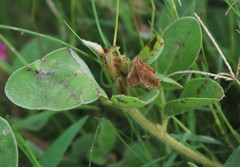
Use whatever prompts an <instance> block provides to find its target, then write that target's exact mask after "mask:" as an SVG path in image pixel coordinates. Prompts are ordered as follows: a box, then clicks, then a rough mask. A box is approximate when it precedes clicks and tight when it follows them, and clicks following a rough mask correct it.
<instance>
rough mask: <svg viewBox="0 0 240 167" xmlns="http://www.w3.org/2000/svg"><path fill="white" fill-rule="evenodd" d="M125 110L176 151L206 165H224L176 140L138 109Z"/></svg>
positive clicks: (144, 127)
mask: <svg viewBox="0 0 240 167" xmlns="http://www.w3.org/2000/svg"><path fill="white" fill-rule="evenodd" d="M124 111H125V112H126V113H127V114H129V115H130V116H131V117H132V118H133V119H134V120H135V121H136V122H137V123H138V124H139V125H140V126H142V128H143V129H145V130H146V131H148V132H149V133H150V134H151V135H153V136H155V137H156V138H157V139H158V140H160V141H161V142H164V143H166V144H167V145H169V146H170V147H172V148H173V149H175V150H176V151H178V152H180V153H182V154H184V155H185V156H187V157H189V158H191V159H193V160H195V161H197V162H199V163H201V164H203V165H205V166H214V167H216V166H223V165H221V164H218V163H217V162H214V161H212V160H210V159H208V158H206V157H205V156H203V155H201V154H200V153H197V152H195V151H193V150H191V149H190V148H188V147H187V146H185V145H183V144H182V143H180V142H178V141H177V140H175V139H174V138H173V137H172V136H170V135H169V134H168V133H167V132H166V131H165V130H164V128H163V127H162V126H159V125H158V126H156V125H154V124H153V123H151V122H150V121H149V120H147V119H146V118H145V117H144V116H143V115H142V114H141V113H140V112H139V111H138V110H137V109H124Z"/></svg>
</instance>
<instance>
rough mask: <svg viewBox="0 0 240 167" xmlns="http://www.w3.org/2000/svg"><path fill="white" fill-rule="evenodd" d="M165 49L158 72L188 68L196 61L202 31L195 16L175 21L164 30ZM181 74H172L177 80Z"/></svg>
mask: <svg viewBox="0 0 240 167" xmlns="http://www.w3.org/2000/svg"><path fill="white" fill-rule="evenodd" d="M163 39H164V49H163V52H162V53H161V56H159V58H158V72H159V73H161V74H164V75H168V74H171V73H173V72H176V71H180V70H188V69H189V68H190V67H191V66H192V65H193V63H194V62H195V60H196V58H197V56H198V54H199V51H200V48H201V42H202V33H201V28H200V25H199V23H198V21H197V20H196V19H195V18H194V17H183V18H180V19H178V20H176V21H174V22H173V23H172V24H171V25H169V26H168V27H167V29H166V30H165V31H164V32H163ZM181 76H182V75H181V74H180V75H175V76H172V77H171V78H173V79H175V80H177V79H179V78H181Z"/></svg>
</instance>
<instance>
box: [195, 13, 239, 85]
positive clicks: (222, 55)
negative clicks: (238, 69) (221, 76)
mask: <svg viewBox="0 0 240 167" xmlns="http://www.w3.org/2000/svg"><path fill="white" fill-rule="evenodd" d="M194 15H195V17H196V18H197V19H198V21H199V22H200V24H201V25H202V27H203V28H204V30H205V31H206V33H207V35H208V36H209V38H210V39H211V41H212V42H213V44H214V46H215V47H216V49H217V51H218V53H219V54H220V56H221V57H222V59H223V61H224V63H225V65H226V66H227V68H228V70H229V72H230V74H231V76H232V78H234V80H237V79H236V78H235V74H234V73H233V70H232V67H231V66H230V64H229V63H228V61H227V59H226V57H225V56H224V54H223V52H222V50H221V49H220V47H219V46H218V44H217V42H216V41H215V39H214V38H213V36H212V34H211V33H210V32H209V31H208V29H207V27H206V26H205V25H204V23H203V22H202V20H201V19H200V17H199V16H198V15H197V14H196V13H194Z"/></svg>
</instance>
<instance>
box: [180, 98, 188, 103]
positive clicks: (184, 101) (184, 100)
mask: <svg viewBox="0 0 240 167" xmlns="http://www.w3.org/2000/svg"><path fill="white" fill-rule="evenodd" d="M187 101H188V100H187V99H183V100H181V101H180V102H181V103H183V104H185V103H186V102H187Z"/></svg>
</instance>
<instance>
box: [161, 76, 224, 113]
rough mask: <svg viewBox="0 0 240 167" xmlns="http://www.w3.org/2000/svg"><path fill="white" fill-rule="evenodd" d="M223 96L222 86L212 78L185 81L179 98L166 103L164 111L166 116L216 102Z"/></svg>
mask: <svg viewBox="0 0 240 167" xmlns="http://www.w3.org/2000/svg"><path fill="white" fill-rule="evenodd" d="M223 97H224V91H223V89H222V87H221V86H220V85H219V84H218V83H217V82H215V81H214V80H212V79H204V78H199V79H193V80H190V81H188V82H187V83H186V85H185V87H184V90H183V92H182V95H181V96H180V98H179V99H177V100H172V101H169V102H168V103H167V104H166V106H165V111H164V112H165V114H166V115H167V116H173V115H177V114H181V113H183V112H186V111H189V110H194V109H197V108H199V107H202V106H205V105H209V104H212V103H214V102H217V101H219V100H221V99H222V98H223Z"/></svg>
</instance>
